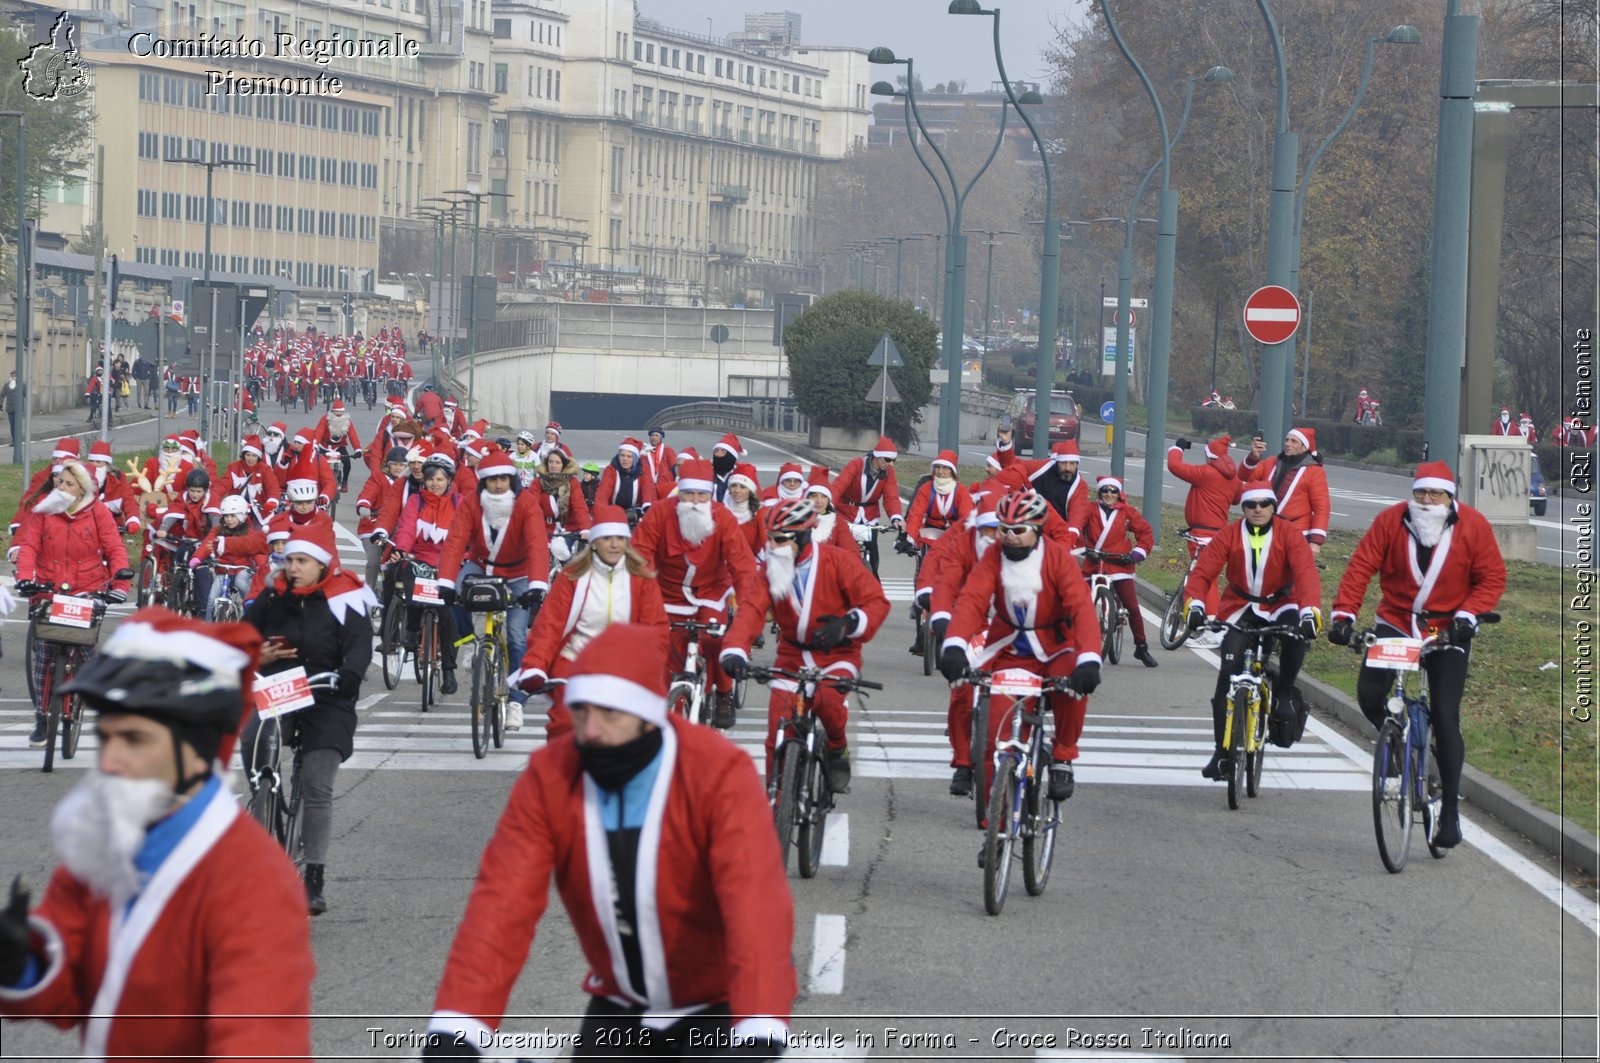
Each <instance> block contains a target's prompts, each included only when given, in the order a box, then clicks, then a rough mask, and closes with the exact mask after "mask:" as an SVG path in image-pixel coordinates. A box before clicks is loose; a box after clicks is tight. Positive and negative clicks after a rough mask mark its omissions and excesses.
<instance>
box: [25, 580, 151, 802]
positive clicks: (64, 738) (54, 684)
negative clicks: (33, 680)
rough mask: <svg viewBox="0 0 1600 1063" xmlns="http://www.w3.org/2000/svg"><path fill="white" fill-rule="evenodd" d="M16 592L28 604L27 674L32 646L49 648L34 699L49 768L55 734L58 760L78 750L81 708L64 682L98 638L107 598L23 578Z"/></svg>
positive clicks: (48, 769)
mask: <svg viewBox="0 0 1600 1063" xmlns="http://www.w3.org/2000/svg"><path fill="white" fill-rule="evenodd" d="M132 575H133V573H132V572H131V571H129V570H128V569H123V570H121V571H120V572H118V573H117V574H116V575H115V576H114V577H113V579H127V578H129V577H130V576H132ZM17 592H18V593H19V594H23V595H26V596H27V597H28V598H29V599H30V601H29V605H28V642H29V648H30V651H31V652H30V653H29V655H28V656H29V660H28V662H27V667H28V674H29V675H30V676H31V675H32V674H33V667H34V662H33V653H36V652H38V651H37V650H36V649H34V648H33V647H34V646H35V645H37V644H43V645H45V646H49V647H52V649H51V652H50V666H49V671H47V672H46V673H45V674H44V675H43V676H42V677H41V678H42V680H43V688H42V689H41V690H40V691H39V693H38V696H37V698H36V699H35V703H36V704H38V705H41V706H42V707H43V711H44V714H45V733H44V771H45V772H47V773H48V772H53V771H54V770H55V754H56V736H57V735H58V734H59V735H60V737H61V759H62V760H71V759H72V758H73V757H74V756H76V755H77V753H78V739H79V738H80V737H81V736H82V734H83V713H82V711H81V710H80V708H79V705H78V699H77V698H76V697H74V696H72V695H71V694H67V693H64V692H63V691H62V689H61V688H62V686H63V685H65V684H66V683H67V682H68V681H69V680H71V679H72V677H73V676H74V675H75V674H77V671H78V669H79V668H80V667H82V665H83V663H84V662H85V661H87V660H88V659H89V657H90V656H91V655H92V654H93V653H94V649H95V647H96V646H97V645H99V643H100V625H101V624H102V622H103V621H104V620H105V614H106V606H107V605H108V604H109V603H110V597H109V596H108V594H107V593H106V592H105V591H103V590H102V591H91V592H89V593H88V594H74V593H73V591H72V588H71V586H70V585H69V584H66V583H62V584H53V583H40V582H36V581H24V582H19V583H18V584H17Z"/></svg>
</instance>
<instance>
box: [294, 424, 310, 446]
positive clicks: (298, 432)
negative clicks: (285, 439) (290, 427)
mask: <svg viewBox="0 0 1600 1063" xmlns="http://www.w3.org/2000/svg"><path fill="white" fill-rule="evenodd" d="M311 439H312V433H311V429H309V428H296V429H295V430H294V439H293V440H291V442H292V443H293V444H294V445H295V446H297V447H304V446H309V445H310V443H311Z"/></svg>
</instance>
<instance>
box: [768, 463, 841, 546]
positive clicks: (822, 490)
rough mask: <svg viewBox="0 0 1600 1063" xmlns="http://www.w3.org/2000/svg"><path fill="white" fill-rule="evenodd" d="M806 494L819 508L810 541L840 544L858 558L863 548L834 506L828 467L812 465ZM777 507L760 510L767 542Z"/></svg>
mask: <svg viewBox="0 0 1600 1063" xmlns="http://www.w3.org/2000/svg"><path fill="white" fill-rule="evenodd" d="M805 497H806V498H808V499H810V501H811V505H812V506H813V507H815V508H816V511H817V526H816V527H815V528H814V529H812V532H811V541H812V542H814V543H827V544H828V545H829V546H837V547H838V548H839V549H841V550H843V551H845V552H847V553H853V554H854V555H855V556H856V558H858V559H859V558H860V557H861V549H860V547H858V546H856V540H855V536H853V535H851V534H850V528H849V525H847V524H846V523H845V522H844V521H842V520H840V519H839V511H838V510H836V509H834V508H833V488H832V487H831V486H829V484H828V470H827V469H825V468H823V467H822V466H821V465H814V466H812V468H811V479H810V480H809V481H808V482H807V483H806V489H805ZM789 501H792V499H791V500H789ZM776 508H777V507H776V506H773V507H772V508H769V509H763V510H762V511H761V520H762V526H761V541H762V542H765V541H766V536H767V528H766V525H767V522H769V521H770V520H771V519H772V514H773V512H774V511H775V510H776Z"/></svg>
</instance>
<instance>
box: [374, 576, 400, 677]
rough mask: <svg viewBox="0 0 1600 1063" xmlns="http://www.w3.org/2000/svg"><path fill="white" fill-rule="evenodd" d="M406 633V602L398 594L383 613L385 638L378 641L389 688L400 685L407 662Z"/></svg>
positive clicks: (384, 675)
mask: <svg viewBox="0 0 1600 1063" xmlns="http://www.w3.org/2000/svg"><path fill="white" fill-rule="evenodd" d="M405 634H406V607H405V602H403V601H402V600H401V598H400V595H399V594H396V595H395V596H394V599H393V601H391V602H390V603H389V608H388V610H387V611H386V612H385V613H384V614H383V638H382V639H380V640H379V642H378V653H379V655H380V656H381V657H382V658H383V685H384V687H385V688H386V689H388V690H393V689H394V688H395V687H397V686H399V685H400V669H402V668H404V667H405V663H406V651H405V645H404V642H405Z"/></svg>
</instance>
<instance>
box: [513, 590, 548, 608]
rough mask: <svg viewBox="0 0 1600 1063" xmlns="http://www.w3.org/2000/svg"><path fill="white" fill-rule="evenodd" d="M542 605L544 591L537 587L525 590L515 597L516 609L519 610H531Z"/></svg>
mask: <svg viewBox="0 0 1600 1063" xmlns="http://www.w3.org/2000/svg"><path fill="white" fill-rule="evenodd" d="M543 604H544V591H541V590H540V589H539V588H537V587H529V588H528V589H527V590H525V591H523V592H522V593H521V594H519V595H517V608H519V609H532V608H534V607H535V606H538V605H543Z"/></svg>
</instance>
